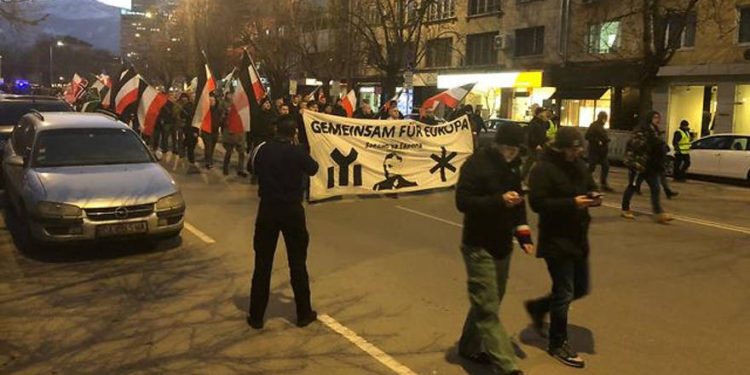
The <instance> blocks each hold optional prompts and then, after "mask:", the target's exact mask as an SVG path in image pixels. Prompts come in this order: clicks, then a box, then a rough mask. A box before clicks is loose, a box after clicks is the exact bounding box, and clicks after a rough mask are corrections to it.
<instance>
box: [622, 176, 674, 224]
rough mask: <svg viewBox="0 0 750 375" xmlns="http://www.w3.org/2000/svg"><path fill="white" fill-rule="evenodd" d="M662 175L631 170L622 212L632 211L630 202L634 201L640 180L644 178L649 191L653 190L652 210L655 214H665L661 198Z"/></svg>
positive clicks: (623, 197) (623, 198)
mask: <svg viewBox="0 0 750 375" xmlns="http://www.w3.org/2000/svg"><path fill="white" fill-rule="evenodd" d="M660 175H663V173H657V172H636V171H635V170H634V169H630V170H629V171H628V187H627V188H625V193H624V194H623V195H622V210H623V211H630V201H631V200H632V199H633V194H635V192H636V191H637V190H638V179H640V178H643V181H646V183H647V184H648V188H649V190H651V208H652V209H653V210H654V213H655V214H660V213H662V212H664V210H663V209H662V207H661V200H660V197H659V192H660V191H661V186H660V185H661V181H660Z"/></svg>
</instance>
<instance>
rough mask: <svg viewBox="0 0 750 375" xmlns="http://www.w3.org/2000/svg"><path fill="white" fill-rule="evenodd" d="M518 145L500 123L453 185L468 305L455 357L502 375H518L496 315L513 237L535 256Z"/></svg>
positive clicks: (519, 136)
mask: <svg viewBox="0 0 750 375" xmlns="http://www.w3.org/2000/svg"><path fill="white" fill-rule="evenodd" d="M522 142H523V130H522V129H521V127H520V126H518V125H515V124H505V125H502V126H501V127H500V128H499V129H498V130H497V134H496V135H495V141H494V143H493V144H492V146H491V147H485V148H482V149H480V150H479V151H477V152H476V153H474V155H472V156H471V157H470V158H469V160H467V161H466V163H465V164H464V165H463V167H462V168H461V175H460V176H459V179H458V185H457V187H456V206H457V207H458V210H459V211H461V212H463V213H464V231H463V238H462V240H461V252H462V254H463V258H464V263H465V264H466V272H467V274H468V287H469V288H468V289H469V302H470V304H471V309H470V310H469V314H468V316H467V317H466V322H465V323H464V328H463V333H462V335H461V340H460V341H459V343H458V353H459V354H460V355H461V356H462V357H464V358H467V359H469V360H473V361H480V362H489V364H491V365H492V366H493V367H494V368H495V369H498V370H500V371H501V372H502V373H503V374H522V372H521V371H520V370H519V369H518V367H517V365H516V363H515V354H514V351H513V346H512V344H511V341H510V337H508V334H507V333H506V332H505V329H504V328H503V325H502V323H501V322H500V317H499V316H498V310H499V309H500V303H501V302H502V299H503V296H504V294H505V286H506V283H507V280H508V271H509V268H510V254H511V250H512V249H513V235H514V234H515V236H516V239H517V240H518V243H519V244H520V245H521V248H522V249H523V250H524V252H526V253H528V254H533V252H534V245H533V244H532V242H531V232H530V230H529V227H528V225H527V224H526V205H525V203H524V201H523V198H522V197H521V175H520V171H519V170H518V167H519V164H520V163H519V160H518V154H519V150H520V146H521V143H522Z"/></svg>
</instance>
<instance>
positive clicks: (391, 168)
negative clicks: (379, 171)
mask: <svg viewBox="0 0 750 375" xmlns="http://www.w3.org/2000/svg"><path fill="white" fill-rule="evenodd" d="M403 162H404V159H403V158H402V157H401V156H399V155H398V154H396V153H394V152H391V153H389V154H388V155H386V156H385V160H383V171H384V172H385V180H383V181H380V182H378V183H377V184H375V186H373V187H372V190H375V191H380V190H398V189H403V188H407V187H412V186H417V183H416V182H412V181H409V180H407V179H405V178H404V176H402V175H400V174H398V173H395V172H396V171H398V170H400V166H401V165H402V164H403Z"/></svg>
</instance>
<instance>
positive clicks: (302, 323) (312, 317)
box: [297, 311, 318, 328]
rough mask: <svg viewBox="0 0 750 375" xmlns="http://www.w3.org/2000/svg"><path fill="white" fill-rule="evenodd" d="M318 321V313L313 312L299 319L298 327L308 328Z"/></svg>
mask: <svg viewBox="0 0 750 375" xmlns="http://www.w3.org/2000/svg"><path fill="white" fill-rule="evenodd" d="M316 320H318V312H317V311H311V312H310V314H309V315H307V316H303V317H298V318H297V327H300V328H303V327H307V326H309V325H310V323H312V322H314V321H316Z"/></svg>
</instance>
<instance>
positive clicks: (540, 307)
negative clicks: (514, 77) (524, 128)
mask: <svg viewBox="0 0 750 375" xmlns="http://www.w3.org/2000/svg"><path fill="white" fill-rule="evenodd" d="M582 151H583V137H582V136H581V134H580V133H579V132H578V130H577V129H576V128H572V127H562V128H560V130H558V132H557V134H556V136H555V140H554V143H553V144H552V145H550V146H547V147H545V148H544V151H543V152H542V154H541V155H540V159H539V161H538V162H537V163H536V165H535V166H534V168H533V169H532V170H531V175H530V177H529V188H530V189H531V190H530V197H529V203H530V204H531V209H532V210H534V211H535V212H537V213H538V214H539V239H538V242H539V249H538V252H537V256H538V257H540V258H544V260H545V262H546V263H547V269H548V270H549V274H550V277H551V278H552V293H551V294H550V295H549V296H545V297H543V298H539V299H537V300H532V301H527V302H526V309H527V311H528V312H529V314H530V315H531V317H532V320H533V323H534V327H535V328H536V329H537V331H538V332H539V333H540V334H542V335H543V333H542V332H541V330H542V326H543V320H544V316H545V315H546V314H547V313H550V315H551V316H550V321H551V324H550V328H549V347H548V353H549V354H550V355H551V356H553V357H554V358H556V359H557V360H559V361H561V362H562V363H564V364H566V365H568V366H572V367H583V366H584V361H583V359H581V357H579V356H578V354H576V352H575V351H573V350H572V349H571V348H570V347H569V345H568V333H567V329H568V328H567V326H568V308H569V306H570V303H571V302H572V301H573V300H575V299H578V298H581V297H583V296H585V295H586V294H588V291H589V264H588V255H589V240H588V231H589V223H590V222H591V217H590V216H589V212H588V208H589V207H594V206H599V205H601V203H602V202H601V194H599V193H598V190H599V189H598V187H597V186H596V183H595V182H594V179H593V178H592V177H591V173H589V171H588V168H587V166H586V163H585V162H584V161H583V160H581V159H580V157H579V155H580V154H581V152H582Z"/></svg>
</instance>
